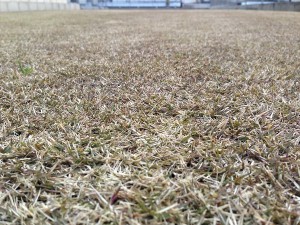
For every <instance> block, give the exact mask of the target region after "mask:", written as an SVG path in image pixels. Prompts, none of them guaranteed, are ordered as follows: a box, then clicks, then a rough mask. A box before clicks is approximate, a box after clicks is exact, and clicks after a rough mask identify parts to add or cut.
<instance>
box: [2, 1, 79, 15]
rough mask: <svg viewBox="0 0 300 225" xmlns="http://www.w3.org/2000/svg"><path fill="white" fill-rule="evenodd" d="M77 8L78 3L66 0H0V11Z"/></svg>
mask: <svg viewBox="0 0 300 225" xmlns="http://www.w3.org/2000/svg"><path fill="white" fill-rule="evenodd" d="M79 9H80V6H79V4H76V3H68V1H67V0H0V12H14V11H37V10H79Z"/></svg>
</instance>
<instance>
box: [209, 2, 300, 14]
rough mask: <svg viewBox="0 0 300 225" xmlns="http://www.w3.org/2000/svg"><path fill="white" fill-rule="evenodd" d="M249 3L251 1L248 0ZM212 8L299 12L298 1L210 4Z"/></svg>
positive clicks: (299, 4)
mask: <svg viewBox="0 0 300 225" xmlns="http://www.w3.org/2000/svg"><path fill="white" fill-rule="evenodd" d="M250 3H251V2H250ZM211 8H212V9H249V10H270V11H297V12H300V2H273V3H272V2H268V3H267V4H266V3H265V4H237V3H233V2H231V3H229V4H223V5H218V4H211Z"/></svg>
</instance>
